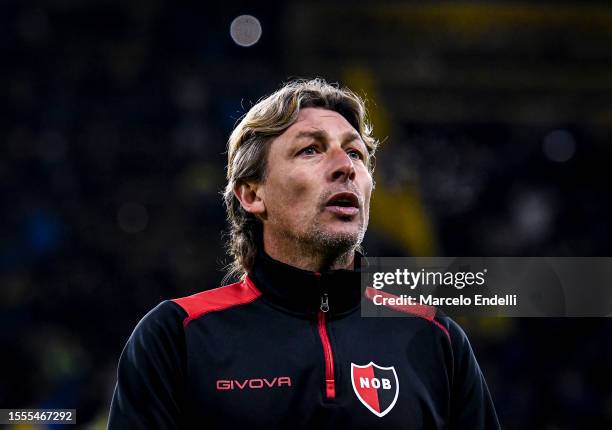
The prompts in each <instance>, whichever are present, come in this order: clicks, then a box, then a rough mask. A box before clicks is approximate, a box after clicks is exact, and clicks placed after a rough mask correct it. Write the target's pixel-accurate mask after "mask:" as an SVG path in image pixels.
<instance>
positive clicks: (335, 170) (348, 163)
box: [331, 148, 355, 181]
mask: <svg viewBox="0 0 612 430" xmlns="http://www.w3.org/2000/svg"><path fill="white" fill-rule="evenodd" d="M331 165H332V167H331V180H332V181H338V180H341V181H346V180H351V181H352V180H354V179H355V166H354V165H353V160H352V159H351V157H349V156H348V154H347V153H346V152H345V151H344V149H341V148H338V149H334V150H333V151H332V157H331Z"/></svg>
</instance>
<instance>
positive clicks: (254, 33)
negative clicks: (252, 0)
mask: <svg viewBox="0 0 612 430" xmlns="http://www.w3.org/2000/svg"><path fill="white" fill-rule="evenodd" d="M230 35H231V36H232V39H233V40H234V42H236V44H237V45H240V46H245V47H247V46H253V45H255V44H256V43H257V42H258V41H259V38H260V37H261V24H260V23H259V20H258V19H257V18H255V17H254V16H252V15H240V16H238V17H236V18H235V19H234V20H233V21H232V24H231V25H230Z"/></svg>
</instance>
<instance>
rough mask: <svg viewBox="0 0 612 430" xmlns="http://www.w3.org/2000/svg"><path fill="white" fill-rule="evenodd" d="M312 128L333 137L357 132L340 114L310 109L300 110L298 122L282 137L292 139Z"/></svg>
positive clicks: (320, 109)
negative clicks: (323, 131)
mask: <svg viewBox="0 0 612 430" xmlns="http://www.w3.org/2000/svg"><path fill="white" fill-rule="evenodd" d="M312 128H317V129H322V130H325V131H327V133H328V134H330V135H332V136H333V135H334V134H338V133H346V132H351V131H353V132H354V131H356V130H355V129H354V128H353V126H352V125H351V124H350V123H349V122H348V121H347V120H346V118H344V117H343V116H342V115H340V114H339V113H338V112H336V111H333V110H329V109H323V108H310V107H309V108H304V109H302V110H300V113H299V114H298V117H297V120H296V121H295V122H294V123H293V124H291V126H290V127H289V128H288V129H287V130H285V132H284V133H283V134H282V135H286V136H285V137H288V138H291V137H293V136H295V135H296V134H297V133H299V132H300V131H303V130H307V129H312ZM282 135H281V136H282Z"/></svg>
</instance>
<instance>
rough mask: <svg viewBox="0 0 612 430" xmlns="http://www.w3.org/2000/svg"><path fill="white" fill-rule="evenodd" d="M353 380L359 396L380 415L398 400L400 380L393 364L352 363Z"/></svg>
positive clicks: (372, 410) (375, 413)
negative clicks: (385, 365) (362, 364)
mask: <svg viewBox="0 0 612 430" xmlns="http://www.w3.org/2000/svg"><path fill="white" fill-rule="evenodd" d="M351 382H352V383H353V390H355V394H356V395H357V398H358V399H359V400H360V401H361V403H363V404H364V405H365V407H366V408H368V409H369V410H370V411H371V412H372V413H373V414H374V415H376V416H378V417H383V416H385V415H386V414H387V413H389V411H390V410H391V409H392V408H393V406H395V402H397V396H398V395H399V381H398V379H397V373H396V372H395V368H394V367H393V366H391V367H382V366H379V365H377V364H374V363H373V362H371V361H370V363H369V364H366V365H365V366H360V365H358V364H354V363H351Z"/></svg>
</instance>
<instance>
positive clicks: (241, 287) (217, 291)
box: [171, 277, 261, 327]
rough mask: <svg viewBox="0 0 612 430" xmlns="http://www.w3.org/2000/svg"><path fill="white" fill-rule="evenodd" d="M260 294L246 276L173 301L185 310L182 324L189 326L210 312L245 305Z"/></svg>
mask: <svg viewBox="0 0 612 430" xmlns="http://www.w3.org/2000/svg"><path fill="white" fill-rule="evenodd" d="M259 296H261V292H260V291H259V290H258V289H257V288H256V287H255V285H254V284H253V282H252V281H251V280H250V279H249V278H248V277H246V278H245V279H243V280H241V281H239V282H235V283H233V284H229V285H224V286H222V287H219V288H214V289H212V290H206V291H202V292H200V293H196V294H193V295H191V296H187V297H181V298H178V299H173V300H171V302H172V303H173V304H175V305H177V306H178V307H180V309H181V310H182V311H183V312H184V315H185V316H184V318H183V321H182V324H183V326H184V327H187V325H188V324H189V323H190V322H191V321H193V320H195V319H198V318H200V317H202V316H204V315H206V314H208V313H211V312H218V311H222V310H225V309H229V308H233V307H235V306H240V305H245V304H247V303H251V302H253V301H255V300H257V299H258V298H259Z"/></svg>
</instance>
